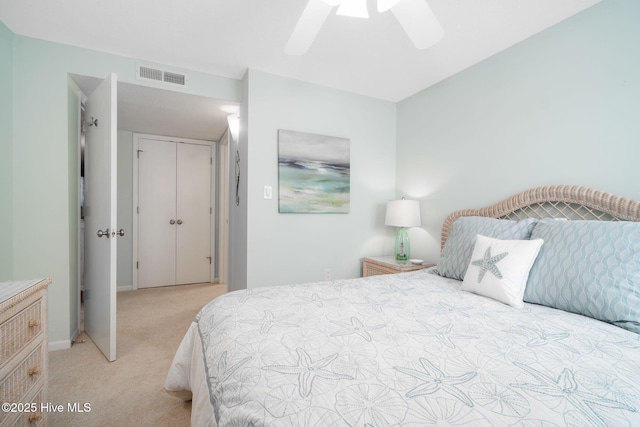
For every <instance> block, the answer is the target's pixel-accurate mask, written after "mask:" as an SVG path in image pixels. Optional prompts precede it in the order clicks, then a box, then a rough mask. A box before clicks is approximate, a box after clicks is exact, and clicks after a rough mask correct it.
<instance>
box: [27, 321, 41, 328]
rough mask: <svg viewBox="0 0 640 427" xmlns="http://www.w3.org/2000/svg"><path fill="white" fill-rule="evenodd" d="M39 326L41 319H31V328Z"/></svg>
mask: <svg viewBox="0 0 640 427" xmlns="http://www.w3.org/2000/svg"><path fill="white" fill-rule="evenodd" d="M38 326H40V319H32V320H29V327H30V328H36V327H38Z"/></svg>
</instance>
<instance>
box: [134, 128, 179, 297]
mask: <svg viewBox="0 0 640 427" xmlns="http://www.w3.org/2000/svg"><path fill="white" fill-rule="evenodd" d="M138 149H139V152H138V153H139V154H138V287H139V288H149V287H155V286H167V285H175V284H176V281H175V280H176V279H175V278H176V225H175V221H176V217H175V215H176V143H175V142H167V141H157V140H150V139H142V138H141V139H140V140H139V143H138ZM172 221H173V224H172V223H171V222H172Z"/></svg>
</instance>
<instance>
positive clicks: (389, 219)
mask: <svg viewBox="0 0 640 427" xmlns="http://www.w3.org/2000/svg"><path fill="white" fill-rule="evenodd" d="M384 223H385V225H391V226H394V227H418V226H420V225H422V222H421V220H420V203H419V202H418V201H417V200H405V199H402V200H394V201H391V202H388V203H387V215H386V217H385V221H384Z"/></svg>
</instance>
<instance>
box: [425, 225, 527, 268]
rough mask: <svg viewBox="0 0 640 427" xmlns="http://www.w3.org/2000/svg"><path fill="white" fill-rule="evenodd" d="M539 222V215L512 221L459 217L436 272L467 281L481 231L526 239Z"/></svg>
mask: <svg viewBox="0 0 640 427" xmlns="http://www.w3.org/2000/svg"><path fill="white" fill-rule="evenodd" d="M535 223H536V219H535V218H527V219H523V220H522V221H511V220H507V219H496V218H487V217H481V216H464V217H460V218H458V219H456V220H455V221H454V222H453V225H452V226H451V232H450V233H449V238H448V239H447V242H446V243H445V244H444V248H442V253H441V254H440V261H439V262H438V267H437V269H436V270H437V271H436V273H438V274H439V275H440V276H443V277H448V278H450V279H457V280H463V279H464V275H465V274H466V273H467V268H468V267H469V263H470V262H471V254H472V253H473V247H474V245H475V243H476V236H477V235H478V234H482V235H483V236H487V237H493V238H494V239H501V240H526V239H529V237H530V236H531V230H532V229H533V226H534V224H535Z"/></svg>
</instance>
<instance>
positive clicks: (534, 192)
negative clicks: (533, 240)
mask: <svg viewBox="0 0 640 427" xmlns="http://www.w3.org/2000/svg"><path fill="white" fill-rule="evenodd" d="M461 216H486V217H491V218H502V219H513V220H518V219H524V218H566V219H572V220H576V219H586V220H595V221H640V202H637V201H635V200H631V199H626V198H624V197H619V196H615V195H613V194H609V193H605V192H603V191H599V190H593V189H591V188H586V187H579V186H576V185H551V186H547V187H538V188H533V189H531V190H527V191H523V192H522V193H518V194H516V195H515V196H511V197H509V198H508V199H506V200H504V201H502V202H499V203H496V204H495V205H491V206H487V207H485V208H480V209H464V210H460V211H456V212H453V213H452V214H450V215H449V216H448V217H447V218H446V219H445V221H444V224H442V237H441V241H440V249H442V248H443V247H444V243H445V242H446V241H447V238H448V237H449V233H450V232H451V226H452V224H453V221H455V220H456V218H459V217H461Z"/></svg>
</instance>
